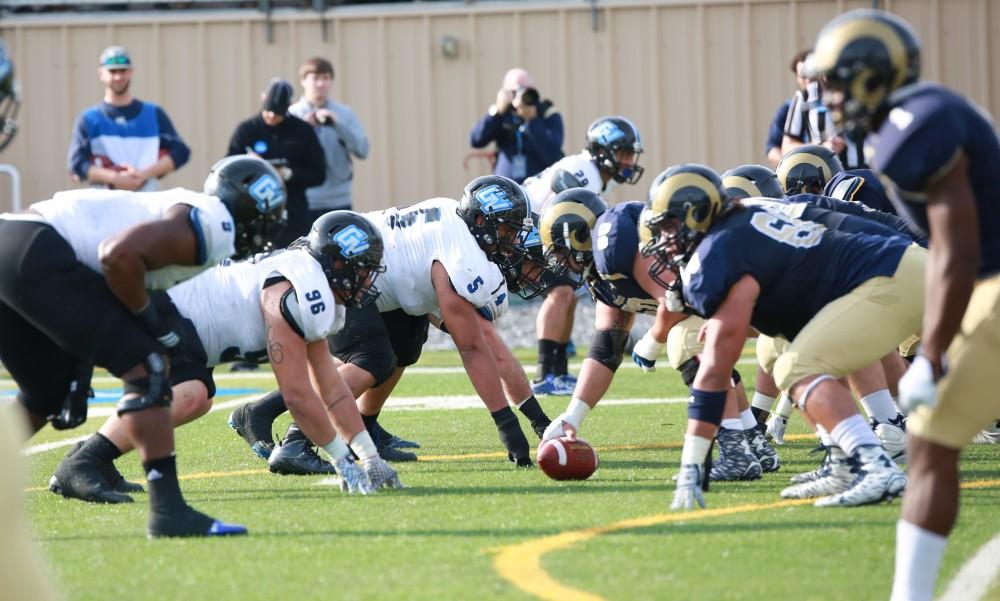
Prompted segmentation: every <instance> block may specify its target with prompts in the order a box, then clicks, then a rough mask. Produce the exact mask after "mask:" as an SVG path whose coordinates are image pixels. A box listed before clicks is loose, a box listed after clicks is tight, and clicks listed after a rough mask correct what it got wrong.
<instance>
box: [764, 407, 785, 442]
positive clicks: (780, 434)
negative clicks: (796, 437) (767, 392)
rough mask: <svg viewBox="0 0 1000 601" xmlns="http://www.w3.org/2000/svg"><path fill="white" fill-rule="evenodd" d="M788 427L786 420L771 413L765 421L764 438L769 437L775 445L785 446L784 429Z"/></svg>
mask: <svg viewBox="0 0 1000 601" xmlns="http://www.w3.org/2000/svg"><path fill="white" fill-rule="evenodd" d="M787 427H788V419H787V418H784V417H781V416H780V415H778V414H777V413H772V414H771V417H769V418H768V420H767V432H765V433H764V436H769V437H771V440H773V441H774V443H775V444H785V429H786V428H787Z"/></svg>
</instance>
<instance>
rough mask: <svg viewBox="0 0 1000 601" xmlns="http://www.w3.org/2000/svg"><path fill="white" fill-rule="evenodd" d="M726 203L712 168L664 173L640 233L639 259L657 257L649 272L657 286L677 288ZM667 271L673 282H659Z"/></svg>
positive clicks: (675, 169) (696, 166)
mask: <svg viewBox="0 0 1000 601" xmlns="http://www.w3.org/2000/svg"><path fill="white" fill-rule="evenodd" d="M728 204H729V201H728V198H727V196H726V191H725V189H724V188H723V187H722V179H721V178H720V177H719V176H718V174H716V173H715V171H713V170H712V169H711V168H709V167H706V166H705V165H699V164H697V163H686V164H683V165H675V166H673V167H670V168H669V169H667V170H666V172H665V174H664V179H663V182H662V183H661V184H660V186H659V187H658V188H657V189H656V193H655V196H654V197H653V199H652V202H650V203H649V205H648V207H647V208H648V209H649V212H648V213H645V212H644V214H643V215H642V216H641V217H642V219H641V221H640V230H639V234H640V240H642V241H644V242H643V245H642V248H641V249H640V250H641V252H642V256H644V257H650V256H655V257H656V258H657V261H656V262H655V263H654V266H653V267H655V268H656V272H655V273H654V269H653V268H651V269H650V272H649V273H650V275H651V276H652V277H653V279H655V280H656V282H657V283H659V284H660V285H661V286H666V287H667V288H668V289H671V288H672V287H673V286H676V285H677V282H679V281H680V277H679V273H680V268H681V266H683V264H684V263H686V262H687V260H688V259H689V258H690V256H691V253H692V252H694V249H695V247H697V246H698V243H699V242H701V239H702V238H703V237H704V236H705V234H706V233H707V232H708V228H710V227H711V226H712V224H713V223H714V222H715V220H716V219H718V217H719V216H720V215H722V213H723V211H724V210H725V209H726V207H727V206H728ZM643 229H646V231H645V232H644V231H643ZM666 269H670V270H671V271H673V272H674V275H675V278H674V279H673V282H667V281H666V280H663V279H661V277H662V274H663V272H664V271H665V270H666Z"/></svg>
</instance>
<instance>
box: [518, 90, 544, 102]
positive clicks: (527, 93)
mask: <svg viewBox="0 0 1000 601" xmlns="http://www.w3.org/2000/svg"><path fill="white" fill-rule="evenodd" d="M517 93H518V97H519V98H520V99H521V104H523V105H526V106H535V105H536V104H538V101H539V100H541V98H540V97H539V96H538V90H536V89H535V88H521V89H520V90H518V91H517Z"/></svg>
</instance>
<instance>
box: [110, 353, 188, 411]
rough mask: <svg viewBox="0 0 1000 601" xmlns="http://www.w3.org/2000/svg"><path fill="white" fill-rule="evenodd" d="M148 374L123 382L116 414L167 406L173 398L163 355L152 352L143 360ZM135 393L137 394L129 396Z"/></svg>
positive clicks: (168, 372)
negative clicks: (122, 392)
mask: <svg viewBox="0 0 1000 601" xmlns="http://www.w3.org/2000/svg"><path fill="white" fill-rule="evenodd" d="M143 365H145V366H146V372H147V373H148V376H147V377H145V378H138V379H136V380H128V381H126V382H125V396H123V397H122V399H121V400H120V401H118V405H117V407H116V409H117V411H118V416H119V417H120V416H122V415H125V414H126V413H131V412H133V411H142V410H143V409H149V408H150V407H169V406H170V401H172V400H173V398H174V396H173V391H172V390H171V389H170V370H169V369H168V368H167V363H166V361H164V359H163V357H161V356H160V355H157V354H155V353H154V354H152V355H150V356H149V357H147V358H146V360H145V361H143ZM133 394H137V395H138V396H130V395H133Z"/></svg>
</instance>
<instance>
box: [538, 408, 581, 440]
mask: <svg viewBox="0 0 1000 601" xmlns="http://www.w3.org/2000/svg"><path fill="white" fill-rule="evenodd" d="M576 431H577V426H576V425H575V424H574V423H573V416H571V415H570V414H569V413H561V414H559V416H558V417H556V418H555V419H554V420H552V422H551V423H549V426H548V427H547V428H545V432H544V433H542V442H545V441H546V440H554V439H556V438H563V437H564V436H569V434H570V432H572V433H573V436H576Z"/></svg>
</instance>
